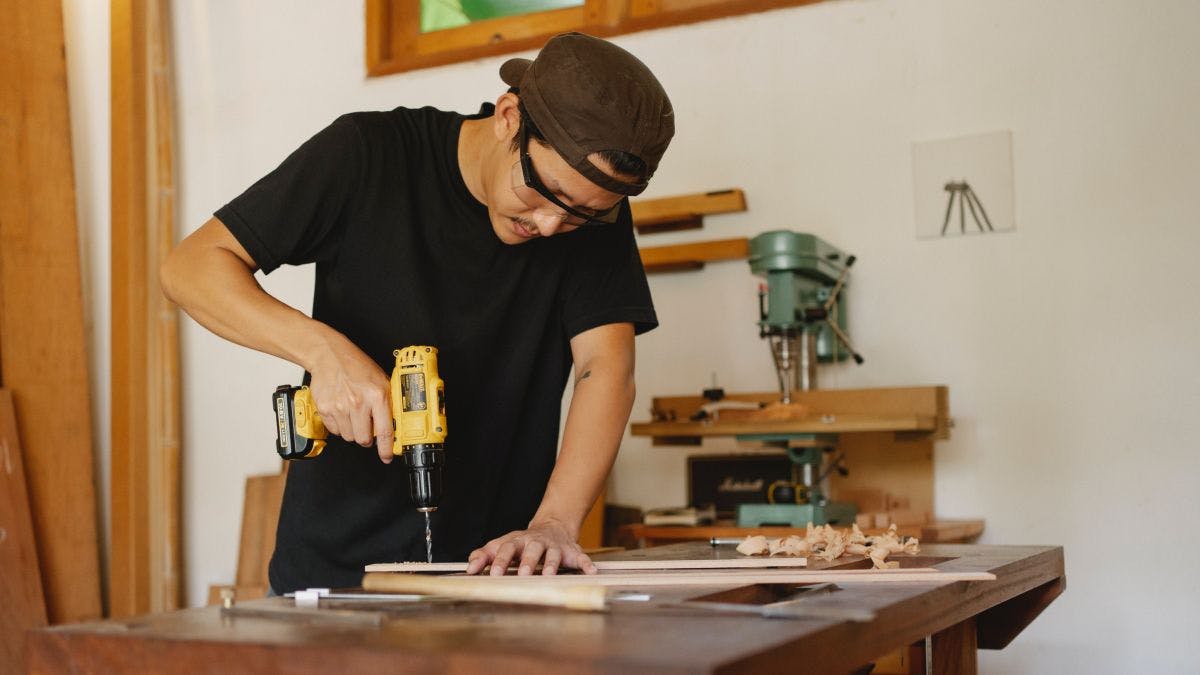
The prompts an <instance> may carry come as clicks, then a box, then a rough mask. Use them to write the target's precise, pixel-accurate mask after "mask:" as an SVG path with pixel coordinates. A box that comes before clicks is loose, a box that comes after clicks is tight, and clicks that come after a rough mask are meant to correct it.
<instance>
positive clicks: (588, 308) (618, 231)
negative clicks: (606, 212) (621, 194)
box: [562, 200, 658, 339]
mask: <svg viewBox="0 0 1200 675" xmlns="http://www.w3.org/2000/svg"><path fill="white" fill-rule="evenodd" d="M580 234H585V236H586V235H592V236H586V238H582V237H581V239H580V242H579V244H580V245H577V246H574V247H573V251H574V254H573V256H572V264H571V265H570V268H569V271H568V274H567V280H566V283H565V284H564V287H565V288H564V294H563V314H562V316H563V329H564V330H565V331H566V334H567V338H568V339H570V338H573V337H575V336H576V335H579V334H580V333H582V332H584V331H586V330H590V329H592V328H595V327H597V326H603V325H606V324H610V323H632V324H633V329H634V332H635V334H637V335H641V334H642V333H645V332H646V331H649V330H651V329H653V328H654V327H656V326H658V316H657V315H656V314H655V312H654V303H653V302H652V301H651V299H650V287H649V284H647V282H646V271H645V270H644V269H643V268H642V258H641V256H640V255H639V254H638V248H637V243H636V242H635V241H634V238H633V223H632V219H631V218H630V214H629V202H628V200H626V201H625V203H624V205H623V206H622V207H621V216H620V218H618V219H617V222H615V223H613V224H612V225H605V226H598V229H597V231H596V232H587V233H580ZM568 236H569V235H568Z"/></svg>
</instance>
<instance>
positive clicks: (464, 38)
mask: <svg viewBox="0 0 1200 675" xmlns="http://www.w3.org/2000/svg"><path fill="white" fill-rule="evenodd" d="M821 1H822V0H584V4H583V6H582V7H570V8H565V9H552V10H547V11H544V12H533V13H530V14H522V15H520V16H512V17H502V18H497V19H488V20H485V21H476V22H473V23H471V24H468V25H466V26H460V27H457V28H448V29H445V30H439V31H433V32H429V33H422V32H421V29H420V25H421V22H420V19H421V17H420V12H421V9H420V2H419V0H366V14H367V17H366V18H367V30H366V39H367V44H366V61H367V76H368V77H378V76H381V75H390V74H393V73H402V72H406V71H409V70H417V69H420V68H430V67H433V66H441V65H446V64H448V63H457V62H459V61H469V60H472V59H478V58H483V57H488V56H496V55H499V54H508V53H511V52H517V51H522V50H527V49H536V48H538V47H541V46H542V44H543V43H545V41H546V40H547V39H548V38H550V37H551V36H553V35H557V34H558V33H564V32H567V31H580V32H584V33H588V34H590V35H596V36H600V37H612V36H614V35H621V34H624V33H633V32H635V31H641V30H649V29H652V28H662V27H665V26H676V25H680V24H687V23H694V22H697V21H707V20H709V19H717V18H721V17H726V16H736V15H738V14H750V13H753V12H763V11H766V10H771V9H779V8H783V7H794V6H797V5H807V4H812V3H815V2H821Z"/></svg>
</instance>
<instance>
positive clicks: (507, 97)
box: [492, 92, 521, 143]
mask: <svg viewBox="0 0 1200 675" xmlns="http://www.w3.org/2000/svg"><path fill="white" fill-rule="evenodd" d="M520 101H521V99H520V98H519V97H518V96H517V95H516V94H514V93H512V92H505V93H504V94H502V95H501V96H500V98H498V99H496V114H495V115H493V116H492V130H493V132H494V133H495V134H496V140H498V141H501V142H503V143H508V142H510V141H512V139H513V137H514V136H516V135H517V132H518V131H520V130H521V109H520V108H519V107H517V104H518V103H520Z"/></svg>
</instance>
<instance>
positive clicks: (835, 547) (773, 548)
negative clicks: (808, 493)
mask: <svg viewBox="0 0 1200 675" xmlns="http://www.w3.org/2000/svg"><path fill="white" fill-rule="evenodd" d="M737 550H738V553H741V554H742V555H763V554H766V555H768V556H772V555H790V556H805V555H811V556H813V557H815V558H820V559H821V560H825V561H827V562H832V561H833V560H835V559H837V558H839V557H841V556H843V555H861V556H865V557H867V558H870V559H871V564H872V566H873V567H874V568H875V569H881V570H882V569H894V568H897V567H899V566H900V563H898V562H896V561H894V560H891V561H889V560H888V559H887V558H888V556H889V555H891V554H893V553H908V554H909V555H912V554H914V553H918V552H919V551H920V550H921V549H920V544H919V542H918V541H917V539H916V538H915V537H909V538H907V539H905V540H903V541H902V540H901V539H900V536H899V535H898V534H896V524H895V523H893V524H892V526H891V527H889V528H888V530H887V532H884V533H883V534H877V535H874V536H871V537H868V536H866V535H864V534H863V533H862V530H860V529H858V525H857V524H855V525H854V526H852V527H851V529H850V530H849V531H846V530H840V531H839V530H835V529H833V528H832V527H830V526H829V525H823V526H821V527H813V524H812V523H809V524H808V528H807V530H806V532H805V534H804V536H803V537H798V536H795V535H793V536H791V537H785V538H782V539H767V538H766V537H763V536H760V535H755V536H750V537H746V539H745V540H744V541H743V542H742V543H740V544H738V547H737Z"/></svg>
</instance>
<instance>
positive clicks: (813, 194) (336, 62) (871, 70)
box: [69, 0, 1200, 673]
mask: <svg viewBox="0 0 1200 675" xmlns="http://www.w3.org/2000/svg"><path fill="white" fill-rule="evenodd" d="M69 4H72V3H69ZM74 4H78V5H80V6H84V5H86V4H87V3H78V2H76V3H74ZM174 24H175V48H176V60H177V69H178V70H177V74H178V77H177V85H178V91H179V101H178V110H179V116H180V120H179V122H180V124H179V129H180V139H179V140H180V144H181V148H180V150H181V153H180V156H181V161H180V167H179V168H180V180H181V186H182V194H181V202H180V203H181V214H180V215H181V222H182V223H184V230H185V233H186V231H187V230H190V229H191V228H194V227H196V226H198V225H199V224H201V223H202V222H203V221H204V220H205V219H206V218H207V217H208V214H209V213H210V212H211V211H212V210H214V209H215V208H217V207H218V206H220V205H221V204H222V203H223V202H224V201H225V200H227V199H229V198H231V197H232V196H234V195H236V194H237V193H238V192H240V191H241V190H242V189H244V188H245V187H246V186H247V185H249V184H250V183H251V182H252V181H253V180H255V179H256V178H258V177H259V176H260V175H262V174H263V173H264V172H266V171H268V170H269V169H270V168H272V167H273V166H274V165H275V164H276V163H277V162H278V161H279V160H280V159H282V157H283V156H284V155H286V154H287V153H288V152H289V151H290V150H291V149H293V148H294V147H295V146H296V145H297V144H299V143H300V142H301V141H302V140H304V139H305V138H307V137H308V136H309V135H311V134H312V133H313V132H315V131H316V130H317V129H319V128H320V127H322V126H323V125H325V124H326V123H327V122H328V121H330V120H331V119H332V118H333V117H335V116H336V115H337V114H339V113H341V112H344V111H349V110H357V109H382V108H390V107H393V106H396V105H413V106H415V105H427V104H429V105H436V106H440V107H445V108H452V109H458V110H463V111H467V110H474V109H476V107H477V106H478V104H479V102H481V101H483V100H490V99H493V98H494V97H495V96H496V95H497V94H498V93H499V92H500V91H501V83H500V81H499V79H498V78H497V76H496V74H495V73H496V68H497V66H498V64H499V63H500V62H501V60H502V59H500V58H495V59H486V60H481V61H479V62H473V63H464V64H458V65H453V66H447V67H443V68H437V69H431V70H424V71H419V72H416V73H412V74H407V75H398V76H391V77H386V78H377V79H372V80H370V81H367V80H365V79H364V77H363V66H362V52H363V18H362V9H361V6H360V5H358V4H357V3H346V2H338V1H335V0H325V1H324V2H309V3H290V2H284V1H283V0H275V1H273V2H267V1H265V0H264V1H263V2H256V3H239V2H232V1H230V0H226V1H224V2H219V1H216V0H210V1H208V2H202V1H199V0H197V1H195V2H188V3H179V7H178V9H177V12H176V15H175V17H174ZM89 30H91V28H89ZM104 30H105V31H106V30H107V27H104ZM69 34H70V33H69ZM617 42H618V43H620V44H622V45H623V46H625V47H627V48H628V49H630V50H631V51H633V52H634V53H635V54H637V55H639V56H640V57H641V58H642V59H643V60H644V61H646V62H647V63H648V64H649V65H650V66H651V68H652V69H653V70H654V71H655V72H656V73H658V75H659V77H660V79H661V80H662V81H663V83H664V85H665V86H666V88H667V90H668V91H669V92H670V93H671V96H672V99H673V101H674V103H675V107H676V111H677V115H678V127H679V131H678V136H677V139H676V141H675V143H674V145H673V146H672V148H671V151H670V152H669V153H668V155H667V158H666V160H665V161H664V163H663V166H662V168H661V169H660V171H659V175H658V177H657V178H656V180H655V184H654V186H653V187H652V188H651V191H650V192H648V194H647V196H662V195H671V194H680V193H688V192H695V191H699V190H706V189H713V188H721V187H727V186H737V187H741V188H743V189H745V190H746V192H747V195H748V199H749V202H750V211H749V212H747V213H745V214H738V215H730V216H722V217H716V218H711V219H709V221H708V223H707V224H706V228H705V231H704V232H703V234H702V235H696V234H695V233H684V234H679V235H660V236H658V237H654V238H652V239H647V240H646V242H645V243H646V244H648V245H654V244H660V243H670V242H672V241H674V240H683V239H692V238H696V237H697V236H702V237H704V238H721V237H728V236H744V235H747V234H753V233H757V232H759V231H763V230H766V229H773V228H780V227H785V228H794V229H799V230H804V231H809V232H814V233H816V234H818V235H820V236H822V237H824V238H826V239H827V240H829V241H830V242H832V243H834V244H835V245H837V246H839V247H842V248H844V249H846V250H849V251H851V252H854V253H856V254H857V255H858V256H859V264H858V265H857V267H856V268H855V269H856V271H855V276H854V286H853V288H852V293H853V296H852V299H851V316H850V323H851V330H852V332H853V335H854V337H855V339H856V342H857V344H858V347H859V348H860V350H861V351H862V352H863V353H864V354H865V355H866V356H867V363H866V365H864V366H863V367H861V368H854V367H842V366H839V367H836V368H833V369H829V370H826V371H824V372H823V373H822V376H823V384H824V385H825V386H839V387H847V386H876V385H879V386H885V385H910V384H933V383H944V384H947V385H949V386H950V391H951V408H952V411H953V414H954V416H955V418H956V420H957V423H958V425H957V427H956V428H955V431H954V438H953V439H951V440H950V441H948V442H945V443H942V444H941V445H940V446H939V448H938V451H937V456H936V461H937V505H938V506H937V509H938V512H939V514H940V515H942V516H949V517H954V516H964V517H965V516H983V517H986V518H987V522H988V525H987V531H986V533H985V535H984V538H983V541H984V542H985V543H1010V544H1017V543H1022V544H1026V543H1028V544H1038V543H1040V544H1062V545H1065V546H1066V551H1067V566H1068V578H1069V584H1068V590H1067V592H1066V594H1065V595H1064V596H1063V597H1061V598H1060V599H1059V600H1058V601H1057V602H1055V603H1054V605H1052V606H1051V607H1050V608H1049V609H1048V610H1047V611H1046V612H1045V613H1044V614H1043V616H1042V617H1041V618H1040V619H1038V620H1037V621H1036V622H1035V623H1034V624H1033V625H1032V626H1031V627H1030V628H1029V629H1028V630H1027V631H1026V632H1025V633H1024V634H1023V635H1022V636H1021V637H1020V638H1018V639H1017V641H1016V642H1015V643H1014V644H1013V645H1012V646H1010V647H1009V648H1008V649H1006V650H1004V651H1002V652H997V653H984V655H983V660H982V666H983V670H984V672H997V673H1026V672H1157V671H1194V670H1197V669H1200V656H1197V655H1196V651H1195V650H1194V649H1193V648H1191V647H1190V645H1189V643H1188V640H1189V639H1191V634H1190V633H1191V629H1194V627H1195V626H1196V625H1200V610H1198V609H1197V606H1198V604H1200V603H1198V602H1197V601H1198V600H1200V588H1198V584H1197V582H1196V581H1195V578H1196V577H1195V575H1194V574H1192V573H1191V572H1192V567H1193V565H1192V562H1193V561H1194V560H1195V559H1196V558H1197V556H1198V555H1200V545H1198V544H1197V542H1196V539H1195V537H1192V536H1190V534H1189V531H1188V529H1187V528H1188V526H1189V525H1190V524H1191V522H1192V520H1193V519H1195V518H1196V517H1197V516H1200V492H1198V491H1197V489H1196V485H1197V479H1196V471H1197V469H1198V468H1200V462H1198V461H1197V459H1196V458H1195V455H1194V452H1195V450H1196V449H1197V448H1196V440H1195V439H1196V438H1198V437H1200V422H1198V421H1197V420H1198V419H1200V417H1198V416H1197V415H1195V414H1194V413H1193V410H1194V409H1195V408H1196V407H1197V406H1198V405H1200V356H1198V350H1197V348H1196V345H1197V344H1200V300H1198V299H1197V295H1196V291H1195V289H1196V288H1200V284H1198V281H1200V279H1198V278H1197V277H1198V275H1197V273H1196V272H1195V271H1194V268H1193V264H1194V263H1193V257H1194V256H1195V255H1196V253H1198V252H1200V228H1198V226H1200V222H1198V220H1200V217H1198V215H1197V214H1200V209H1197V206H1196V203H1195V197H1194V195H1195V192H1196V181H1197V177H1198V176H1200V134H1198V132H1197V125H1196V122H1195V120H1196V119H1200V78H1197V77H1196V76H1195V74H1194V66H1195V64H1196V63H1198V62H1200V49H1198V48H1197V45H1198V44H1200V4H1197V3H1194V2H1190V1H1186V0H1174V1H1165V0H1164V1H1162V2H1157V3H1151V4H1141V3H1121V2H1084V1H1082V0H1080V1H1076V2H1067V1H1065V0H1062V1H1059V2H1054V3H1045V2H1032V1H1029V0H1026V1H1025V2H1010V3H997V2H983V1H972V2H950V1H932V0H930V1H912V0H910V1H906V2H900V1H899V0H895V1H885V0H864V1H858V2H831V3H826V4H821V5H816V6H811V7H802V8H794V9H787V10H779V11H775V12H771V13H767V14H760V15H754V16H747V17H739V18H734V19H728V20H722V21H716V22H709V23H704V24H699V25H694V26H686V27H679V28H673V29H666V30H660V31H653V32H647V33H641V34H635V35H629V36H623V37H621V38H618V39H617ZM90 66H94V64H89V67H90ZM72 94H73V96H76V95H79V94H80V92H79V91H77V89H76V88H75V87H73V88H72ZM82 95H84V96H93V95H95V92H93V91H92V90H91V89H90V88H89V89H88V90H87V91H86V92H83V93H82ZM73 100H74V99H73ZM104 105H107V101H105V103H104ZM100 107H103V106H99V107H98V106H97V104H91V105H89V108H94V109H95V110H93V114H97V115H100V114H106V113H107V111H106V109H105V110H100V109H99V108H100ZM88 124H89V126H95V125H94V124H93V123H91V122H89V123H88ZM1002 129H1010V130H1012V132H1013V138H1014V163H1015V178H1016V200H1017V205H1016V208H1017V210H1016V214H1017V231H1016V232H1015V233H1011V234H1000V235H994V236H988V237H968V238H963V239H954V240H946V241H924V242H918V241H917V240H916V239H915V237H914V224H913V216H912V213H913V205H912V197H911V193H912V187H911V155H910V147H911V146H910V144H911V143H912V141H914V140H926V139H931V138H944V137H950V136H957V135H963V134H971V133H977V132H988V131H995V130H1002ZM79 132H80V125H79V124H77V125H76V133H79ZM98 143H99V141H97V144H98ZM76 147H77V148H78V147H79V143H78V140H77V143H76ZM97 147H99V145H97ZM99 157H100V156H99V155H93V157H92V159H91V161H92V162H94V163H95V164H96V165H97V166H95V167H93V170H94V171H95V172H97V173H98V174H102V173H104V172H106V166H100V165H102V164H104V161H101V160H100V159H99ZM81 196H82V193H81ZM89 198H90V199H93V200H95V201H96V203H95V204H94V206H92V207H91V208H92V210H93V212H94V213H96V214H100V215H104V214H105V213H106V209H107V207H106V206H105V205H103V204H101V203H100V202H102V201H103V199H104V198H106V194H99V193H98V191H96V190H93V191H92V193H91V194H90V197H89ZM81 223H83V224H84V225H85V226H90V227H95V228H97V230H96V232H97V233H98V232H100V231H102V230H103V229H104V226H105V223H106V218H102V217H94V218H89V219H81ZM100 240H101V237H100V235H99V234H95V233H94V234H92V235H91V236H90V241H91V245H92V246H93V247H99V246H100V245H101V241H100ZM94 283H96V284H98V285H99V284H102V283H103V281H102V280H94ZM263 283H264V285H265V286H266V287H267V288H268V290H270V291H272V292H274V293H277V294H279V295H280V296H281V297H283V298H284V299H285V300H287V301H289V302H291V303H293V304H295V305H297V306H300V307H307V306H308V304H309V295H310V293H311V273H310V272H308V271H306V270H284V271H281V272H278V273H276V274H273V275H271V277H270V278H268V279H265V280H264V282H263ZM756 286H757V280H756V279H755V278H754V277H751V276H750V274H749V272H748V268H747V266H746V265H745V264H744V263H740V262H738V263H722V264H715V265H710V266H709V268H708V269H706V270H705V271H703V272H700V273H691V274H679V275H667V276H656V277H653V278H652V279H651V287H652V290H653V292H654V296H655V301H656V305H657V307H658V310H659V317H660V320H661V321H662V324H663V325H662V327H660V328H659V329H658V330H656V331H654V332H653V333H651V334H649V335H647V336H645V337H644V338H642V339H641V340H640V341H639V371H638V381H639V383H640V387H639V389H640V393H639V398H638V402H637V404H636V407H635V413H634V416H635V418H639V419H644V418H645V417H646V415H647V411H648V409H649V401H650V397H651V396H653V395H659V394H668V393H681V392H690V391H698V390H699V389H700V388H702V387H703V386H705V385H707V383H708V381H709V374H710V372H711V371H714V370H715V371H717V373H718V377H719V378H720V382H721V384H722V385H723V386H725V387H726V388H728V389H730V390H742V391H745V390H754V389H763V388H770V387H771V386H772V383H773V381H774V380H773V374H772V371H771V367H770V363H769V357H768V356H767V352H766V347H765V346H764V345H763V344H762V343H761V342H760V341H759V339H758V337H757V331H756V329H755V326H754V321H755V318H756V317H755V312H756V309H755V307H756V300H755V295H754V292H755V288H756ZM92 297H93V298H94V299H95V300H97V301H98V302H99V303H102V302H103V301H104V298H105V297H106V295H104V294H99V293H93V294H92ZM101 311H102V310H101V309H98V310H97V312H96V314H97V315H99V314H100V313H101ZM97 327H99V325H97ZM183 340H184V355H185V369H186V370H185V377H186V383H187V386H186V394H185V405H186V415H187V422H186V436H185V441H186V453H187V460H186V465H185V470H186V472H187V474H186V477H185V481H186V482H185V491H186V495H185V498H186V508H187V513H186V514H185V518H186V520H185V527H186V532H187V545H186V552H187V569H188V574H189V580H188V588H189V591H190V598H191V602H192V603H193V604H196V603H200V602H202V601H203V599H204V597H205V588H206V586H207V585H208V584H210V583H214V582H224V581H229V580H231V579H232V578H233V575H234V569H235V556H236V547H237V539H238V526H239V518H240V511H241V486H242V477H243V476H244V475H246V474H248V473H256V472H265V471H273V470H274V469H275V468H276V466H277V463H276V461H275V459H274V455H273V453H272V452H271V450H270V445H271V435H272V428H271V422H270V417H269V416H268V415H267V394H268V392H269V391H270V389H271V388H272V387H273V386H274V385H276V384H279V383H282V382H286V381H295V380H296V379H297V378H298V377H299V372H300V370H299V368H297V367H294V366H291V365H289V364H286V363H282V362H279V361H277V360H275V359H273V358H270V357H266V356H261V355H257V354H253V353H250V352H248V351H246V350H243V349H240V348H237V347H234V346H232V345H229V344H226V343H224V342H222V341H220V340H219V339H217V338H214V337H212V336H211V335H209V334H207V333H206V332H204V331H203V330H202V329H199V328H198V327H196V326H195V324H193V323H191V322H187V323H186V326H185V330H184V334H183ZM106 395H107V393H106V390H105V391H101V392H97V397H98V399H102V398H103V397H104V396H106ZM713 446H714V447H728V446H727V444H726V445H725V446H722V445H721V444H719V443H717V444H713ZM686 454H687V453H686V451H685V450H672V449H663V448H651V447H650V446H649V444H648V443H647V442H646V441H644V440H643V439H628V440H627V442H626V443H625V446H624V448H623V450H622V453H621V456H620V458H619V460H618V464H617V468H616V471H615V473H614V477H613V480H612V487H611V492H610V499H611V500H613V501H620V502H624V503H633V504H638V505H641V506H644V507H651V506H661V505H669V504H675V503H680V502H682V501H683V500H684V494H685V488H684V482H683V475H684V473H683V472H684V466H685V465H684V457H685V456H686Z"/></svg>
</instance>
